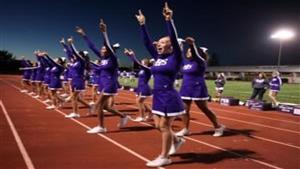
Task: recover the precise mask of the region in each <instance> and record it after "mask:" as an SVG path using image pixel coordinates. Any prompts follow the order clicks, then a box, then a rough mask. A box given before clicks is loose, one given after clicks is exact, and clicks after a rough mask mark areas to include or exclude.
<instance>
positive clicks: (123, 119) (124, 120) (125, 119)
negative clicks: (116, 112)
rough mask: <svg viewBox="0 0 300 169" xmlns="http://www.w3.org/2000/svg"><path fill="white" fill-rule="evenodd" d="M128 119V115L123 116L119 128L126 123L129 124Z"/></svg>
mask: <svg viewBox="0 0 300 169" xmlns="http://www.w3.org/2000/svg"><path fill="white" fill-rule="evenodd" d="M128 119H129V118H128V116H125V117H123V118H121V119H120V122H119V124H118V127H119V128H123V127H125V126H126V124H127V122H128Z"/></svg>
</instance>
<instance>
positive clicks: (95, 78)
mask: <svg viewBox="0 0 300 169" xmlns="http://www.w3.org/2000/svg"><path fill="white" fill-rule="evenodd" d="M99 63H100V61H99V60H95V61H94V62H90V64H91V69H92V71H91V74H92V75H91V85H92V101H91V102H90V103H89V104H90V105H94V104H95V102H96V100H97V89H98V88H102V86H100V87H99V80H100V79H99V78H100V73H101V69H100V68H99Z"/></svg>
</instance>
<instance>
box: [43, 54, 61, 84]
mask: <svg viewBox="0 0 300 169" xmlns="http://www.w3.org/2000/svg"><path fill="white" fill-rule="evenodd" d="M46 58H47V59H48V60H49V62H50V64H51V65H52V68H51V70H50V84H49V86H48V87H49V89H50V90H57V89H61V88H62V84H61V79H60V75H61V74H62V73H63V71H64V67H63V66H62V65H59V64H57V63H56V62H55V61H54V60H52V58H50V57H49V56H48V55H46Z"/></svg>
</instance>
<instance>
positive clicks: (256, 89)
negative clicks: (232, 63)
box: [250, 73, 269, 101]
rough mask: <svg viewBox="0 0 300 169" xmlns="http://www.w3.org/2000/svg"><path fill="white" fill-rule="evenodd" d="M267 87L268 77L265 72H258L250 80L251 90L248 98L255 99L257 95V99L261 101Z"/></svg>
mask: <svg viewBox="0 0 300 169" xmlns="http://www.w3.org/2000/svg"><path fill="white" fill-rule="evenodd" d="M268 87H269V82H268V79H267V78H266V74H265V73H259V74H258V76H257V77H256V78H254V79H253V81H252V88H253V92H252V95H251V97H250V100H252V99H255V98H256V97H257V96H258V100H260V101H262V100H263V97H264V94H265V92H266V90H267V89H268Z"/></svg>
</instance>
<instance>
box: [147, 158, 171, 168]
mask: <svg viewBox="0 0 300 169" xmlns="http://www.w3.org/2000/svg"><path fill="white" fill-rule="evenodd" d="M171 163H172V160H171V159H169V158H164V157H162V156H158V157H157V158H156V159H155V160H153V161H149V162H148V163H147V164H146V166H147V167H161V166H165V165H169V164H171Z"/></svg>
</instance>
